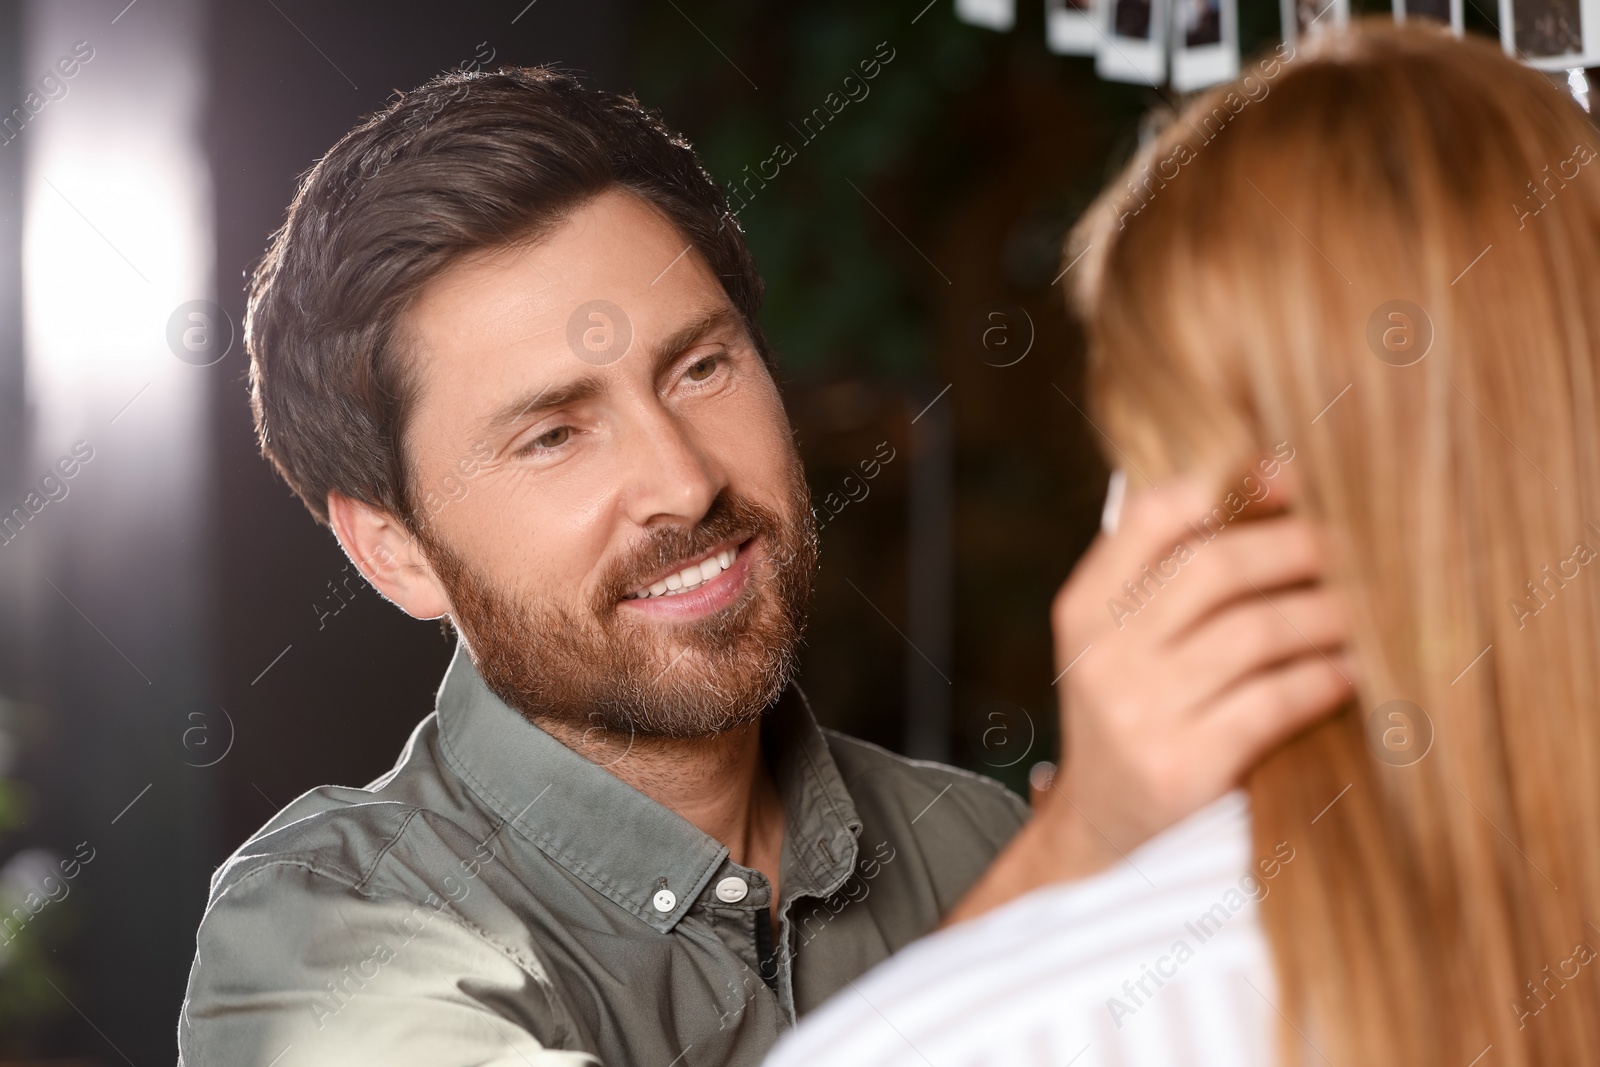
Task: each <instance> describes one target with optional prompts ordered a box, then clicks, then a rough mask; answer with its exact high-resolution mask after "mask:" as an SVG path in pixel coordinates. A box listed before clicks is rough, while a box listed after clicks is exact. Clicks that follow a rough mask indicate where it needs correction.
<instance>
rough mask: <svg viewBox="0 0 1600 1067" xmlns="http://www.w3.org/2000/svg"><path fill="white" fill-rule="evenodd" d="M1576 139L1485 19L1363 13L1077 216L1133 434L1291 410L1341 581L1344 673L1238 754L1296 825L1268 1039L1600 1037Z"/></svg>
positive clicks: (1172, 127) (1273, 824)
mask: <svg viewBox="0 0 1600 1067" xmlns="http://www.w3.org/2000/svg"><path fill="white" fill-rule="evenodd" d="M1595 143H1596V141H1595V138H1594V136H1593V130H1592V128H1591V126H1590V125H1589V123H1588V121H1587V118H1586V116H1585V115H1584V113H1583V112H1582V111H1581V110H1580V109H1579V108H1578V106H1577V105H1576V103H1575V102H1574V101H1573V100H1572V98H1571V97H1570V96H1569V95H1567V94H1565V93H1563V92H1561V91H1560V90H1559V89H1557V88H1556V87H1555V86H1554V85H1553V84H1551V82H1550V81H1549V80H1548V79H1547V78H1546V77H1545V76H1543V75H1541V74H1538V73H1536V72H1534V71H1531V70H1528V69H1526V68H1524V67H1522V66H1520V65H1519V64H1517V63H1515V62H1513V61H1512V60H1510V59H1508V58H1506V57H1505V56H1504V55H1503V54H1501V52H1500V51H1499V50H1498V49H1497V48H1495V47H1494V46H1493V45H1492V44H1490V43H1489V42H1487V41H1485V40H1481V39H1480V40H1473V39H1470V38H1469V39H1468V40H1465V41H1458V40H1456V39H1454V38H1453V37H1451V36H1450V35H1449V34H1448V33H1446V32H1444V31H1442V30H1437V29H1429V28H1424V27H1422V26H1419V25H1417V24H1416V23H1412V24H1410V25H1409V26H1408V27H1404V28H1401V27H1394V26H1380V25H1376V24H1372V25H1357V26H1356V27H1354V28H1352V29H1350V30H1349V31H1347V32H1342V33H1329V34H1325V35H1323V36H1322V37H1320V38H1319V39H1317V40H1316V41H1315V42H1314V43H1313V44H1311V45H1309V46H1307V47H1304V48H1302V49H1301V51H1300V53H1299V54H1298V55H1292V54H1290V53H1288V52H1287V50H1285V51H1284V52H1282V53H1281V54H1280V55H1279V56H1277V57H1276V58H1274V59H1272V60H1269V61H1267V62H1266V63H1264V64H1257V65H1256V66H1254V67H1253V68H1251V70H1250V73H1248V74H1247V75H1246V76H1245V77H1244V78H1243V79H1241V81H1240V82H1239V83H1236V84H1234V85H1230V86H1226V87H1223V88H1221V89H1219V90H1216V91H1215V92H1212V93H1209V94H1207V95H1206V96H1205V97H1204V98H1203V99H1201V100H1200V101H1198V102H1197V103H1195V104H1193V105H1192V106H1190V107H1189V108H1187V109H1186V110H1185V111H1184V112H1183V113H1182V114H1181V115H1180V116H1179V117H1178V118H1177V119H1176V121H1174V122H1172V123H1171V124H1169V125H1168V126H1167V127H1166V128H1165V130H1164V131H1163V132H1161V133H1160V134H1159V135H1157V136H1156V137H1155V138H1153V139H1152V141H1151V142H1150V143H1148V144H1147V145H1145V146H1144V147H1143V148H1142V149H1141V151H1140V153H1139V155H1138V157H1137V158H1136V159H1135V161H1134V162H1133V164H1132V165H1131V166H1130V168H1129V170H1128V171H1127V172H1126V173H1125V174H1124V180H1123V181H1121V182H1119V183H1117V184H1116V185H1115V186H1113V188H1112V189H1111V190H1110V191H1109V192H1108V193H1107V194H1106V195H1105V196H1103V197H1102V198H1101V200H1100V201H1099V202H1098V203H1097V204H1096V205H1095V207H1094V208H1093V209H1092V210H1091V212H1090V214H1089V216H1088V217H1087V218H1086V219H1085V221H1084V222H1083V223H1082V224H1081V225H1080V227H1079V228H1078V230H1077V231H1076V232H1075V234H1074V238H1073V242H1074V244H1073V246H1072V248H1071V249H1069V251H1071V252H1074V253H1075V252H1076V251H1078V250H1080V249H1083V248H1087V249H1088V253H1087V255H1086V256H1085V257H1084V260H1083V262H1082V263H1081V264H1080V265H1079V266H1078V268H1077V269H1076V271H1075V272H1074V274H1073V275H1069V278H1075V284H1076V294H1075V295H1076V299H1077V303H1078V306H1079V309H1080V312H1081V313H1082V316H1083V318H1084V321H1085V325H1086V328H1087V330H1088V333H1089V339H1090V351H1091V376H1090V389H1091V397H1092V399H1093V401H1094V406H1095V412H1096V416H1095V417H1096V420H1097V422H1098V423H1099V425H1100V427H1101V428H1102V429H1103V430H1104V431H1105V432H1106V433H1107V434H1108V435H1109V437H1110V438H1111V439H1112V440H1114V441H1115V442H1116V443H1117V446H1118V448H1119V450H1120V452H1121V454H1122V456H1125V457H1126V460H1125V461H1124V460H1123V459H1122V456H1118V457H1117V459H1118V461H1119V462H1125V463H1126V465H1128V466H1130V467H1131V468H1133V472H1134V473H1135V474H1136V476H1137V475H1142V476H1143V477H1146V478H1149V479H1152V480H1157V481H1159V480H1163V479H1165V478H1167V477H1169V476H1171V475H1174V474H1177V473H1203V474H1207V475H1210V476H1214V477H1216V478H1218V479H1219V480H1220V479H1222V478H1225V477H1227V476H1228V475H1229V474H1230V473H1231V472H1233V471H1235V470H1237V469H1239V468H1240V467H1242V466H1243V465H1244V464H1245V463H1248V462H1250V461H1251V460H1252V459H1253V458H1254V457H1255V456H1257V455H1260V454H1265V453H1268V452H1271V451H1272V449H1273V446H1274V445H1277V444H1279V443H1280V442H1287V443H1288V445H1289V446H1291V447H1292V448H1293V449H1294V452H1293V455H1294V459H1293V461H1292V463H1291V464H1290V466H1291V467H1292V468H1293V471H1294V476H1295V481H1296V483H1297V484H1298V487H1299V490H1298V495H1297V497H1296V506H1299V507H1302V508H1304V509H1305V510H1306V511H1307V512H1308V513H1309V514H1311V515H1312V516H1313V517H1314V518H1316V519H1317V520H1319V521H1320V523H1321V524H1322V526H1323V528H1324V529H1325V531H1326V533H1327V537H1328V541H1329V546H1330V549H1331V552H1332V557H1333V563H1334V568H1335V573H1336V575H1337V579H1338V581H1339V582H1340V583H1341V584H1342V585H1343V586H1344V588H1345V589H1346V590H1347V591H1348V593H1349V604H1350V608H1351V610H1352V612H1353V616H1354V625H1355V629H1356V631H1357V637H1356V653H1357V659H1358V662H1359V663H1360V665H1361V678H1360V680H1359V691H1360V699H1359V701H1353V702H1352V703H1351V704H1350V705H1349V706H1347V707H1346V708H1344V709H1343V710H1342V711H1341V712H1340V713H1338V714H1337V715H1336V716H1334V717H1333V718H1332V719H1331V720H1329V721H1328V722H1326V723H1324V724H1323V725H1321V726H1319V727H1317V728H1315V729H1313V730H1311V731H1309V732H1307V733H1305V734H1303V735H1301V736H1300V737H1299V738H1297V739H1295V740H1294V741H1293V742H1291V743H1290V744H1289V745H1287V746H1285V747H1284V748H1283V749H1281V750H1279V751H1278V752H1276V753H1275V754H1273V755H1272V756H1270V757H1269V758H1268V759H1267V760H1266V761H1265V762H1264V763H1263V764H1262V765H1261V766H1260V767H1259V768H1258V769H1257V770H1256V771H1255V772H1254V773H1253V775H1252V777H1251V780H1250V783H1249V784H1250V788H1251V793H1252V798H1253V802H1254V813H1255V835H1256V841H1257V845H1258V849H1260V850H1262V851H1270V849H1271V846H1272V844H1274V843H1276V842H1278V841H1288V842H1289V843H1290V844H1291V845H1292V846H1293V847H1294V848H1295V850H1296V856H1297V858H1296V860H1295V861H1294V862H1293V863H1292V864H1290V865H1289V866H1288V868H1287V869H1286V870H1285V871H1284V872H1283V874H1282V876H1281V877H1280V878H1278V879H1277V881H1276V882H1275V883H1274V886H1273V891H1272V893H1271V894H1270V896H1268V897H1267V898H1266V900H1265V901H1264V902H1263V905H1262V908H1263V916H1264V921H1265V923H1266V927H1267V931H1268V934H1269V938H1270V940H1271V943H1272V946H1273V952H1274V956H1275V959H1276V963H1277V971H1278V975H1279V982H1280V988H1279V995H1278V1005H1277V1006H1278V1007H1279V1008H1281V1009H1282V1011H1283V1013H1284V1014H1285V1016H1286V1018H1287V1020H1290V1021H1292V1024H1293V1025H1292V1026H1286V1027H1285V1028H1284V1029H1283V1034H1284V1050H1285V1056H1286V1058H1285V1062H1318V1063H1321V1062H1324V1061H1325V1059H1326V1060H1327V1061H1331V1062H1332V1063H1335V1064H1338V1065H1339V1067H1346V1065H1350V1067H1354V1065H1356V1064H1361V1065H1363V1067H1369V1065H1373V1064H1402V1063H1403V1064H1407V1065H1415V1064H1438V1065H1454V1067H1466V1065H1467V1064H1469V1063H1473V1062H1476V1061H1475V1059H1474V1058H1475V1057H1477V1056H1479V1055H1480V1053H1482V1052H1483V1051H1484V1050H1485V1048H1486V1047H1487V1046H1490V1045H1492V1046H1493V1051H1492V1052H1490V1053H1489V1057H1492V1058H1486V1059H1485V1060H1484V1061H1483V1062H1484V1063H1494V1064H1497V1065H1505V1064H1513V1065H1515V1064H1547V1063H1548V1064H1576V1063H1600V966H1591V962H1592V961H1594V960H1595V959H1596V948H1597V947H1600V926H1597V925H1595V924H1597V923H1600V722H1597V718H1596V716H1597V711H1600V294H1596V293H1594V291H1593V290H1594V287H1595V286H1597V285H1600V173H1597V172H1600V158H1597V154H1596V152H1595V150H1594V148H1593V147H1592V145H1593V144H1595ZM1591 522H1592V523H1593V525H1591ZM1396 700H1402V701H1408V702H1410V705H1409V706H1408V705H1389V704H1388V702H1390V701H1396ZM1385 705H1388V706H1385ZM1396 713H1399V716H1400V717H1395V714H1396ZM1430 738H1431V740H1430ZM1330 805H1331V806H1330ZM1591 972H1594V973H1591Z"/></svg>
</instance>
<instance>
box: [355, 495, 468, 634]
mask: <svg viewBox="0 0 1600 1067" xmlns="http://www.w3.org/2000/svg"><path fill="white" fill-rule="evenodd" d="M328 523H329V525H331V526H332V527H333V535H334V536H335V537H337V538H338V539H339V547H341V548H343V549H344V554H345V555H347V556H349V557H350V561H351V562H352V563H354V564H355V565H356V566H357V567H358V568H359V569H360V571H361V573H362V575H363V576H364V577H365V578H366V579H367V581H369V582H371V583H372V585H373V587H374V588H375V589H377V590H378V592H379V593H381V594H383V596H384V597H386V598H387V599H389V600H392V601H394V602H395V603H396V604H398V605H400V609H401V610H402V611H404V612H405V613H406V614H407V615H410V616H411V617H412V618H416V619H437V618H439V617H440V616H441V615H446V614H449V612H450V598H449V596H448V595H447V594H446V592H445V589H444V585H443V584H442V583H441V582H440V581H439V578H438V576H437V575H435V574H434V573H433V567H432V566H431V565H430V564H429V563H428V558H427V556H426V555H424V554H423V551H422V546H421V545H420V544H418V543H417V539H416V538H415V537H413V536H412V534H411V531H410V530H408V529H406V527H405V524H404V523H402V522H401V521H400V520H399V519H396V518H395V517H394V516H393V515H390V514H389V513H388V512H386V511H383V510H381V509H379V508H375V507H373V506H372V505H370V504H363V503H362V502H361V501H359V500H354V499H352V498H350V497H347V496H345V495H344V494H342V493H339V492H334V491H329V493H328Z"/></svg>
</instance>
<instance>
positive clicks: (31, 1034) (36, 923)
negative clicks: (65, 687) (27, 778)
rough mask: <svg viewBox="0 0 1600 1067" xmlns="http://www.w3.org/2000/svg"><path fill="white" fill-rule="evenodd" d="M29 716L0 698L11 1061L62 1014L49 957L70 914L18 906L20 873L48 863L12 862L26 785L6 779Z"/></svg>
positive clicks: (0, 911)
mask: <svg viewBox="0 0 1600 1067" xmlns="http://www.w3.org/2000/svg"><path fill="white" fill-rule="evenodd" d="M32 711H33V709H29V708H26V707H24V706H23V705H20V704H18V703H16V702H14V701H10V700H6V699H4V698H0V1056H11V1057H27V1056H34V1055H37V1054H38V1053H39V1051H40V1050H39V1047H38V1044H37V1042H38V1038H39V1037H40V1035H41V1034H42V1033H43V1032H44V1031H45V1030H46V1029H47V1028H48V1027H50V1026H51V1025H52V1024H53V1023H55V1021H56V1020H57V1019H59V1018H60V1017H61V1016H62V1015H63V1014H64V1013H65V1011H66V1010H67V1004H66V1003H65V1002H64V1001H63V1000H62V995H61V992H60V990H61V989H64V988H66V987H67V986H68V985H69V984H70V980H69V979H68V977H67V975H66V973H65V971H64V970H63V969H62V967H61V966H60V965H59V964H58V962H57V959H56V953H57V952H58V951H59V949H60V948H61V946H62V945H63V944H64V943H65V942H66V941H67V940H68V939H69V938H70V936H71V934H72V931H73V928H74V925H75V918H76V915H75V911H74V910H72V909H68V908H65V907H63V906H61V905H60V904H55V903H51V904H48V905H46V906H44V907H42V908H41V909H40V910H39V911H38V912H37V914H34V913H32V912H30V911H29V909H28V908H27V907H26V905H25V900H26V898H27V895H28V893H29V892H30V891H31V889H32V888H33V887H32V886H31V885H29V884H28V882H29V875H28V874H27V873H25V871H24V870H23V869H24V868H37V867H39V866H41V865H44V866H47V867H48V866H49V865H50V864H53V862H54V860H53V858H50V859H46V858H44V857H43V856H42V854H39V853H35V854H34V856H35V858H36V859H37V860H38V862H35V863H31V864H29V863H21V862H19V861H20V860H23V859H26V858H27V857H25V856H24V855H22V854H21V853H18V852H17V851H16V846H15V841H14V839H15V838H16V836H17V832H18V831H21V830H24V829H26V827H27V826H28V824H29V822H30V821H31V817H32V814H33V808H34V803H33V792H32V790H31V789H29V788H28V786H27V783H25V782H22V781H20V780H18V779H16V778H14V777H11V774H12V770H11V766H12V761H13V759H14V758H15V755H16V753H17V752H18V751H19V750H20V748H21V747H22V739H21V737H20V735H21V733H22V727H23V726H24V725H25V720H31V719H33V718H35V717H36V714H37V713H36V712H34V713H33V714H29V712H32ZM23 916H25V917H26V920H25V921H24V920H23V919H22V918H20V917H23ZM52 983H53V985H54V988H52Z"/></svg>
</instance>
